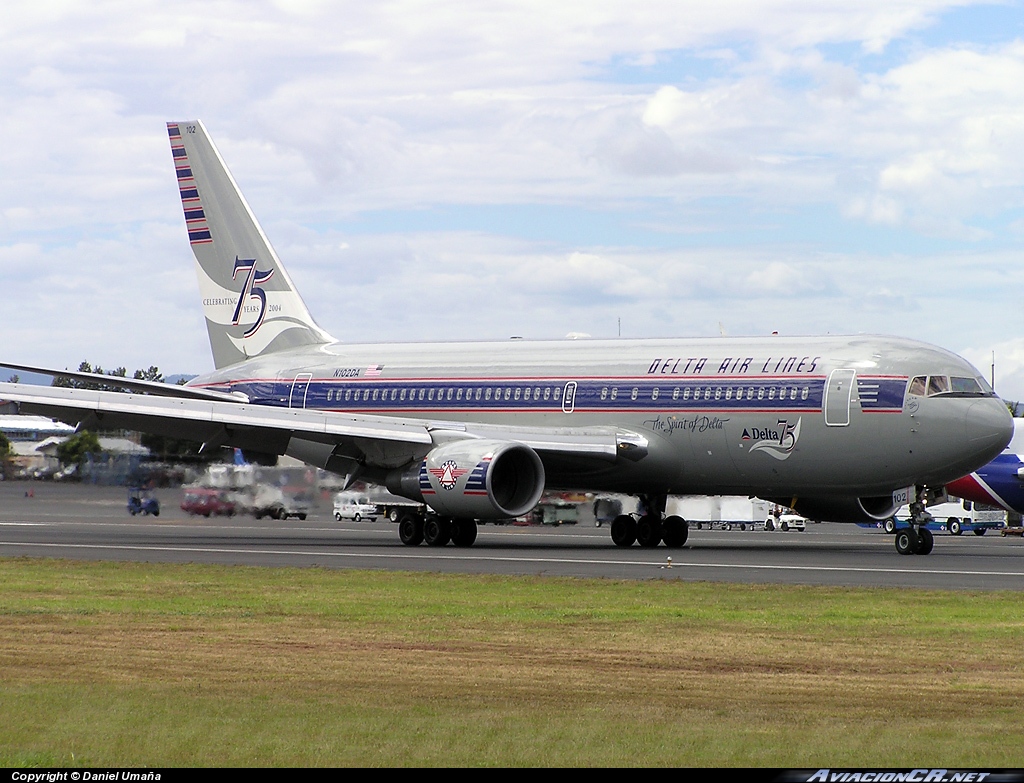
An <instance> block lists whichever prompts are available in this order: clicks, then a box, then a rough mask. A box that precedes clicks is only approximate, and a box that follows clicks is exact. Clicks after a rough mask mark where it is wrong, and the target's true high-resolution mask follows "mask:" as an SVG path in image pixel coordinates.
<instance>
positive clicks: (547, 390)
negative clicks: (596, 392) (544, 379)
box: [544, 386, 604, 400]
mask: <svg viewBox="0 0 1024 783" xmlns="http://www.w3.org/2000/svg"><path fill="white" fill-rule="evenodd" d="M544 399H545V400H550V399H551V387H550V386H545V387H544ZM601 399H602V400H603V399H604V397H602V398H601Z"/></svg>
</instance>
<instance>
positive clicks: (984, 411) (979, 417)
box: [964, 399, 1013, 459]
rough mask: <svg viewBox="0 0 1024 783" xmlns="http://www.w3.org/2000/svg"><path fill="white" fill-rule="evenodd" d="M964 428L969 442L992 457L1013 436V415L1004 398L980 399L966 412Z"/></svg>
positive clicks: (979, 451) (982, 452)
mask: <svg viewBox="0 0 1024 783" xmlns="http://www.w3.org/2000/svg"><path fill="white" fill-rule="evenodd" d="M964 429H965V431H966V432H965V434H966V435H967V441H968V443H970V444H971V446H972V447H974V448H975V449H977V451H978V453H979V454H986V453H990V455H991V456H990V457H989V459H992V458H994V457H995V456H996V455H997V454H999V452H1001V451H1002V450H1003V449H1005V448H1006V445H1007V444H1008V443H1009V442H1010V438H1011V437H1013V417H1011V416H1010V411H1009V410H1007V408H1006V405H1004V404H1003V402H1002V400H998V399H988V400H978V401H977V402H975V403H973V404H972V405H971V406H970V407H969V408H968V409H967V412H966V413H965V414H964Z"/></svg>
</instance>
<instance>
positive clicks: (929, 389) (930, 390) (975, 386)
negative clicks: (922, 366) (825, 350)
mask: <svg viewBox="0 0 1024 783" xmlns="http://www.w3.org/2000/svg"><path fill="white" fill-rule="evenodd" d="M907 393H908V394H915V395H917V396H918V397H924V396H928V397H937V396H940V395H941V396H943V397H992V396H994V395H995V392H993V391H992V389H991V387H990V386H989V385H988V384H987V383H986V382H985V379H984V378H981V377H975V378H962V377H961V378H958V377H956V376H953V377H952V378H950V377H949V376H948V375H931V376H928V375H918V376H917V377H916V378H914V379H913V380H912V381H911V382H910V385H909V386H908V387H907Z"/></svg>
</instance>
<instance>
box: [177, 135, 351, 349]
mask: <svg viewBox="0 0 1024 783" xmlns="http://www.w3.org/2000/svg"><path fill="white" fill-rule="evenodd" d="M167 132H168V134H169V135H170V138H171V154H172V155H173V157H174V168H175V171H176V172H177V176H178V189H179V190H180V191H181V205H182V207H183V209H184V211H185V225H186V227H187V228H188V240H189V243H190V244H191V245H192V252H193V253H194V254H195V257H196V274H197V275H198V277H199V291H200V294H201V296H202V300H203V313H204V314H205V315H206V328H207V330H208V331H209V334H210V348H211V349H212V350H213V361H214V364H215V365H216V366H217V367H218V368H220V367H225V366H227V365H230V364H235V363H237V362H240V361H244V360H245V359H248V358H251V357H253V356H259V355H261V354H267V353H274V352H276V351H282V350H286V349H288V348H296V347H299V346H303V345H318V344H322V343H328V342H332V341H333V340H332V338H331V336H330V335H329V334H327V333H326V332H325V331H324V330H323V329H321V328H320V327H319V326H317V325H316V323H315V322H314V321H313V318H312V317H311V316H310V314H309V311H308V310H307V309H306V305H305V304H303V302H302V298H301V297H300V296H299V293H298V291H296V290H295V286H294V285H293V284H292V281H291V279H290V278H289V277H288V273H287V272H286V271H285V269H284V267H283V266H282V265H281V261H280V259H278V257H277V254H276V253H275V252H274V249H273V248H272V247H271V246H270V242H269V241H267V237H266V235H264V233H263V229H261V228H260V225H259V223H257V222H256V218H255V217H254V216H253V214H252V210H250V209H249V205H248V204H247V203H246V201H245V197H244V196H242V193H241V191H240V190H239V189H238V185H236V184H235V180H234V179H233V178H232V176H231V173H230V172H229V171H228V168H227V166H225V165H224V161H223V159H222V158H221V156H220V153H219V152H217V148H216V147H214V146H213V141H212V140H211V139H210V136H209V134H207V132H206V128H205V127H203V124H202V123H201V122H199V121H198V120H194V121H189V122H169V123H167Z"/></svg>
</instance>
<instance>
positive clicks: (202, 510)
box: [181, 489, 235, 517]
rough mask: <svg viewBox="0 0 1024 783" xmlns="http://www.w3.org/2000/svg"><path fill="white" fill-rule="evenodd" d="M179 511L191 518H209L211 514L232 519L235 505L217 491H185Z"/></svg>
mask: <svg viewBox="0 0 1024 783" xmlns="http://www.w3.org/2000/svg"><path fill="white" fill-rule="evenodd" d="M181 510H182V511H185V512H187V513H188V514H189V516H193V517H194V516H196V515H200V516H204V517H209V516H210V515H211V514H212V515H213V516H218V517H233V516H234V515H235V503H234V501H233V500H229V499H228V498H227V496H226V493H224V492H223V491H221V490H219V489H187V490H185V497H184V499H183V500H182V501H181Z"/></svg>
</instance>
